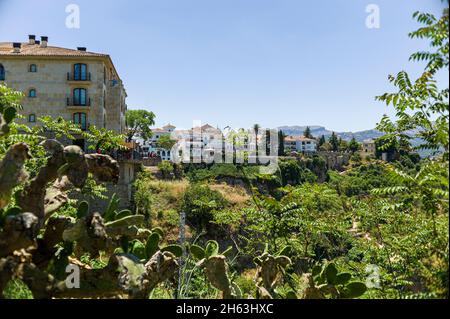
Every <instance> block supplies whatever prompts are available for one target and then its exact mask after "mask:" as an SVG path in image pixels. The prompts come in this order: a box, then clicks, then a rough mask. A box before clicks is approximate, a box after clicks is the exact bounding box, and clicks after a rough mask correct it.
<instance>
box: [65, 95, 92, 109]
mask: <svg viewBox="0 0 450 319" xmlns="http://www.w3.org/2000/svg"><path fill="white" fill-rule="evenodd" d="M82 102H83V101H81V102H80V101H79V100H78V99H74V98H70V97H68V98H67V99H66V105H67V107H68V109H70V110H89V109H90V108H91V98H90V97H88V98H86V101H85V103H82Z"/></svg>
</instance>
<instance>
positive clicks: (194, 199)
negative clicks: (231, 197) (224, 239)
mask: <svg viewBox="0 0 450 319" xmlns="http://www.w3.org/2000/svg"><path fill="white" fill-rule="evenodd" d="M227 205H228V203H227V201H226V200H225V198H224V197H223V196H222V194H220V193H219V192H218V191H214V190H212V189H211V188H209V187H208V185H205V184H194V185H192V186H190V187H189V188H188V189H187V190H186V193H185V194H184V196H183V204H182V210H183V211H184V212H185V213H186V217H187V221H188V222H189V223H191V224H192V225H194V226H195V227H197V228H205V227H207V226H208V224H209V223H210V222H211V221H212V220H213V213H214V212H215V211H217V210H221V209H223V208H225V207H226V206H227Z"/></svg>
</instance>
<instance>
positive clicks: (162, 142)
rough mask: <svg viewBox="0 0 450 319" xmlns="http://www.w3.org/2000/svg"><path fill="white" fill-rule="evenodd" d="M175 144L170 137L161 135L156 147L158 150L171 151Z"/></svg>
mask: <svg viewBox="0 0 450 319" xmlns="http://www.w3.org/2000/svg"><path fill="white" fill-rule="evenodd" d="M176 143H177V141H175V140H172V139H171V138H170V135H163V136H161V138H160V139H159V140H158V141H157V142H156V146H158V147H159V148H162V149H165V150H169V151H170V150H171V149H172V147H173V146H174V145H175V144H176Z"/></svg>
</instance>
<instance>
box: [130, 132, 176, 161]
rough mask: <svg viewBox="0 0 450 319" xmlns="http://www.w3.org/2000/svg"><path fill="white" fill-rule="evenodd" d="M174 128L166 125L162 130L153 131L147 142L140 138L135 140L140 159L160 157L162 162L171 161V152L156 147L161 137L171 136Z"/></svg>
mask: <svg viewBox="0 0 450 319" xmlns="http://www.w3.org/2000/svg"><path fill="white" fill-rule="evenodd" d="M175 128H176V127H175V126H173V125H170V124H168V125H166V126H164V127H163V128H157V129H154V130H153V135H152V137H151V138H150V140H148V141H144V139H142V138H141V137H138V138H136V142H137V143H139V145H140V147H141V153H142V157H143V158H152V157H160V158H161V159H162V160H163V161H172V153H171V150H166V149H163V148H160V147H158V141H159V140H160V139H161V137H163V136H171V135H172V133H173V132H174V131H175Z"/></svg>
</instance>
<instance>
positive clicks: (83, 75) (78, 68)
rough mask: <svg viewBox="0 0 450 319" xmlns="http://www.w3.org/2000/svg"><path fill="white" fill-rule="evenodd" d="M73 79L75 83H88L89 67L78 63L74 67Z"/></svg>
mask: <svg viewBox="0 0 450 319" xmlns="http://www.w3.org/2000/svg"><path fill="white" fill-rule="evenodd" d="M73 79H74V80H75V81H87V80H88V76H87V65H86V64H82V63H77V64H75V65H74V66H73Z"/></svg>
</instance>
